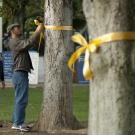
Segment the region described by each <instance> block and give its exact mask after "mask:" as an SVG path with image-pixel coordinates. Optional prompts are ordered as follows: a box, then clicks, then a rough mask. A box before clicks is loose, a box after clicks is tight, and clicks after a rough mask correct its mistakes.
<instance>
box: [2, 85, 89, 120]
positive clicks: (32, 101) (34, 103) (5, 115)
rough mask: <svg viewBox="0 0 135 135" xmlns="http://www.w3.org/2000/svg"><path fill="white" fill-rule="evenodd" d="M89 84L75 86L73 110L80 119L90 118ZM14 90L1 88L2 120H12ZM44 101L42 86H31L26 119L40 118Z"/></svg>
mask: <svg viewBox="0 0 135 135" xmlns="http://www.w3.org/2000/svg"><path fill="white" fill-rule="evenodd" d="M88 92H89V90H88V86H74V87H73V112H74V115H75V116H76V117H77V119H78V120H80V121H87V119H88V95H89V94H88ZM13 97H14V91H13V90H12V88H7V89H5V90H0V120H2V121H5V122H7V121H11V118H12V110H13ZM41 103H42V90H41V88H30V92H29V104H28V107H27V110H26V121H27V122H34V121H36V120H37V119H38V117H39V113H40V110H41Z"/></svg>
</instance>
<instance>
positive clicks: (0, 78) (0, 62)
mask: <svg viewBox="0 0 135 135" xmlns="http://www.w3.org/2000/svg"><path fill="white" fill-rule="evenodd" d="M0 81H1V85H2V89H4V88H5V81H4V72H3V60H2V54H0Z"/></svg>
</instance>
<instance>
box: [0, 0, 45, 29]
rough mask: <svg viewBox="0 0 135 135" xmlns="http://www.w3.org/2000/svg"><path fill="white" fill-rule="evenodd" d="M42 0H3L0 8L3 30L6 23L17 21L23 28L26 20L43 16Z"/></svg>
mask: <svg viewBox="0 0 135 135" xmlns="http://www.w3.org/2000/svg"><path fill="white" fill-rule="evenodd" d="M43 2H44V1H43V0H33V1H30V0H12V1H9V0H4V1H3V7H2V10H1V12H2V16H3V28H4V31H5V30H6V27H7V25H8V24H10V23H13V22H19V23H20V24H21V27H22V29H23V30H24V25H25V22H26V20H28V19H29V18H32V17H33V18H34V17H35V18H36V16H43V7H42V5H43ZM7 9H8V10H7ZM33 24H34V23H33ZM26 28H27V27H26Z"/></svg>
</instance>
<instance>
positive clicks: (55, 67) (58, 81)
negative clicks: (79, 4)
mask: <svg viewBox="0 0 135 135" xmlns="http://www.w3.org/2000/svg"><path fill="white" fill-rule="evenodd" d="M45 10H46V11H45V25H54V26H57V25H58V26H61V25H72V0H58V1H57V0H55V1H54V0H46V1H45ZM71 34H72V31H58V30H56V31H55V30H46V31H45V42H46V43H45V44H46V46H45V57H44V61H45V80H44V98H43V106H42V112H41V115H40V120H39V122H38V129H39V130H40V131H47V132H54V131H58V130H60V129H63V128H64V129H65V128H73V127H74V126H75V125H74V124H75V123H74V122H75V121H74V120H75V119H74V117H73V110H72V77H71V73H70V72H69V70H68V67H67V61H68V59H69V55H70V53H71V51H73V50H72V46H71V41H70V37H71Z"/></svg>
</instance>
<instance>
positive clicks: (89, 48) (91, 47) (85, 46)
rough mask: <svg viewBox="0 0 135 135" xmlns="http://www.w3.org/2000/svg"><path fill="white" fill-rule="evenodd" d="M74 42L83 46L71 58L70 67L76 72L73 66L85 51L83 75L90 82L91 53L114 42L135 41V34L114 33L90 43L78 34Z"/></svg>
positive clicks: (73, 38) (74, 37) (73, 37)
mask: <svg viewBox="0 0 135 135" xmlns="http://www.w3.org/2000/svg"><path fill="white" fill-rule="evenodd" d="M72 40H73V41H74V42H76V43H78V44H80V45H81V47H80V48H79V49H78V50H76V51H75V52H74V53H73V54H72V56H71V58H70V59H69V61H68V67H69V68H70V70H71V71H73V72H74V69H73V64H74V63H75V62H76V60H77V59H78V58H79V57H80V55H81V54H82V53H83V52H84V51H85V59H84V66H83V75H84V78H85V80H90V79H91V78H92V71H91V69H90V63H89V62H90V60H89V58H90V53H95V52H96V51H97V49H98V47H99V46H101V45H102V44H103V43H107V42H112V41H120V40H135V32H114V33H109V34H105V35H103V36H100V37H98V38H95V39H93V40H91V41H89V43H88V42H87V41H86V40H85V38H84V37H83V36H82V35H81V34H76V35H74V36H72Z"/></svg>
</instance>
